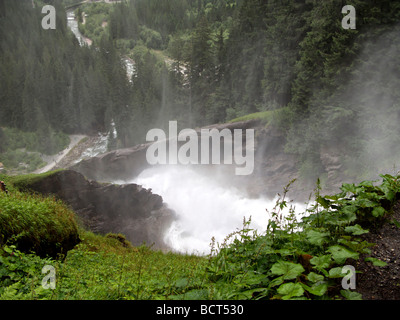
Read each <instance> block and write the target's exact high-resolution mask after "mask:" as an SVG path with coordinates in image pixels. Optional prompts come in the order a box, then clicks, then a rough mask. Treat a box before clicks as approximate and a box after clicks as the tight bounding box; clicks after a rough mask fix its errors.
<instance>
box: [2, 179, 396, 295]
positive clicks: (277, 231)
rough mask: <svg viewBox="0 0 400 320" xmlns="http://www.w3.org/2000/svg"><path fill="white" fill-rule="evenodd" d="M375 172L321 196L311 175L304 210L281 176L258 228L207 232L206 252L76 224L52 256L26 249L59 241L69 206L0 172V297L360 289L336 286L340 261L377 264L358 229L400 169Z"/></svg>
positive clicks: (387, 199)
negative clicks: (311, 196)
mask: <svg viewBox="0 0 400 320" xmlns="http://www.w3.org/2000/svg"><path fill="white" fill-rule="evenodd" d="M381 177H382V179H383V180H382V182H381V183H380V184H375V183H374V182H372V181H364V182H362V183H360V184H359V185H354V184H343V186H342V188H341V193H339V194H337V195H333V196H321V195H320V194H319V187H318V185H317V188H316V191H315V202H314V203H313V204H309V206H308V208H307V210H306V212H305V213H304V215H303V216H299V215H298V214H295V211H294V208H291V207H290V202H288V201H287V200H286V196H287V195H286V193H287V191H288V189H289V186H288V187H287V188H286V189H285V190H284V194H283V196H282V197H280V199H279V200H278V201H277V203H276V207H275V208H274V210H273V211H272V212H271V216H272V219H271V220H270V221H269V224H268V228H267V230H266V231H265V232H255V231H253V230H251V229H250V228H249V226H250V221H246V220H244V223H243V228H242V229H240V230H236V231H234V232H232V234H230V235H227V237H226V239H225V241H224V243H220V244H219V243H215V242H214V241H213V240H211V244H210V254H209V255H208V256H196V255H185V254H176V253H172V252H168V253H163V252H161V251H154V250H152V249H151V246H146V245H142V246H140V247H133V246H132V245H131V244H130V243H129V242H128V241H126V239H125V237H124V236H123V235H121V234H107V235H97V234H93V233H92V232H89V231H87V230H84V229H82V228H78V229H77V230H78V232H79V238H80V242H79V244H77V245H76V246H75V247H74V248H73V249H72V250H69V251H68V253H66V252H62V251H60V252H59V255H58V256H57V257H52V258H50V257H45V256H44V255H43V254H42V255H41V256H39V255H37V254H36V253H35V252H33V250H34V249H35V248H38V247H37V243H38V240H39V239H40V241H42V242H43V241H47V242H56V243H58V244H59V245H60V244H61V243H62V242H63V239H65V238H66V237H69V236H68V232H67V231H68V230H71V226H75V223H77V222H76V221H75V219H73V220H71V217H72V215H73V213H72V212H71V211H69V210H68V209H67V208H65V205H63V204H62V203H60V202H58V201H57V200H55V199H51V198H40V197H38V196H33V195H30V194H28V193H26V192H20V191H18V190H17V189H16V187H13V185H12V182H11V180H7V177H2V179H4V178H6V181H7V182H8V183H9V184H10V192H9V195H6V194H5V193H0V228H1V234H2V235H3V241H2V244H1V249H0V262H1V265H0V299H109V300H114V299H283V300H286V299H361V298H362V297H361V295H360V294H359V293H357V291H356V290H350V289H343V287H342V284H341V281H342V279H343V277H344V276H346V275H347V276H349V274H348V273H347V271H344V270H342V268H343V266H345V265H353V266H354V265H356V261H357V260H359V259H365V260H366V261H369V262H370V263H373V264H374V265H377V266H384V265H385V263H384V262H382V261H380V260H378V259H376V258H374V257H372V256H370V255H371V249H370V247H371V246H373V244H371V243H367V242H366V241H364V240H363V239H362V235H363V234H365V233H368V232H369V230H371V229H374V228H379V226H380V225H381V224H382V223H383V222H384V221H388V220H389V221H390V220H391V212H392V209H393V205H394V204H395V202H396V201H397V199H398V195H399V192H400V180H399V179H400V176H397V177H393V176H391V175H382V176H381ZM30 179H32V177H30ZM19 180H21V179H19ZM18 183H19V184H20V185H21V181H19V182H18ZM17 200H18V201H20V202H18V201H17ZM50 208H53V209H54V210H50V211H49V209H50ZM285 208H286V209H288V212H286V213H285V214H284V213H283V212H284V210H285ZM44 209H46V210H44ZM10 213H12V216H10ZM39 213H40V214H39ZM66 217H67V219H66V220H65V218H66ZM77 220H78V219H77ZM46 221H52V224H53V226H52V225H51V224H48V223H47V224H46ZM11 222H12V223H11ZM394 223H395V224H397V225H398V222H394ZM40 226H42V227H40ZM46 228H47V230H46ZM72 229H74V228H72ZM12 232H13V233H14V235H13V236H10V233H12ZM40 233H42V234H40ZM5 234H7V235H8V236H7V239H5V237H4V235H5ZM21 238H24V239H25V242H24V244H25V245H24V246H21V245H20V243H19V242H18V239H21ZM29 241H31V247H30V249H29V250H28V249H27V246H26V244H27V243H28V242H29ZM39 248H40V246H39ZM30 250H32V251H30ZM45 265H51V266H53V267H54V268H55V275H56V286H55V288H54V289H44V288H43V287H42V279H43V277H44V276H45V274H43V273H42V268H43V267H44V266H45Z"/></svg>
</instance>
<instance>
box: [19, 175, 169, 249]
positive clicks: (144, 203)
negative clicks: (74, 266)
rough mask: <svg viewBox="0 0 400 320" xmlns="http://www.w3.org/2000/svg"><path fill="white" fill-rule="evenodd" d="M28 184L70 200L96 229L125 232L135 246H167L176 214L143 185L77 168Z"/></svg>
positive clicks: (71, 204) (75, 209) (83, 221)
mask: <svg viewBox="0 0 400 320" xmlns="http://www.w3.org/2000/svg"><path fill="white" fill-rule="evenodd" d="M27 187H28V188H29V189H31V190H33V191H36V192H39V193H42V194H54V195H55V196H56V197H57V198H59V199H61V200H63V201H64V202H66V203H67V204H68V205H69V206H70V207H71V209H72V210H74V211H75V212H76V214H77V215H78V217H79V218H80V220H81V222H82V223H83V225H84V226H85V227H86V228H88V229H89V230H91V231H93V232H97V233H101V234H106V233H109V232H113V233H123V234H125V236H126V238H127V239H128V240H129V241H130V242H131V243H132V244H133V245H140V244H142V243H144V242H145V243H146V244H148V245H150V244H154V247H155V248H160V249H163V248H166V245H165V243H164V241H163V235H164V232H165V230H166V228H168V226H169V225H170V223H171V222H172V220H173V219H174V213H173V211H172V210H170V209H168V207H167V206H166V204H164V202H163V199H162V197H161V196H159V195H156V194H153V193H152V192H151V191H150V190H147V189H144V188H142V187H141V186H139V185H136V184H125V185H116V184H111V183H98V182H96V181H93V180H88V179H86V178H85V177H84V176H83V175H82V174H80V173H78V172H76V171H73V170H64V171H58V172H55V173H54V174H51V175H49V176H46V177H44V178H42V179H39V180H37V181H35V182H33V183H32V184H30V185H29V186H27Z"/></svg>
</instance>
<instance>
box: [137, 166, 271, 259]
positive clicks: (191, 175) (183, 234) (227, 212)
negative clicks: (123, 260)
mask: <svg viewBox="0 0 400 320" xmlns="http://www.w3.org/2000/svg"><path fill="white" fill-rule="evenodd" d="M130 182H132V183H136V184H139V185H142V186H143V187H144V188H148V189H149V188H151V189H152V192H154V193H156V194H159V195H161V196H162V197H163V199H164V202H165V203H167V204H168V206H169V207H170V208H171V209H172V210H174V211H175V212H176V214H177V220H176V221H175V222H173V223H172V225H171V227H170V229H169V230H168V231H167V232H166V234H165V241H166V243H167V244H168V245H169V246H170V247H171V248H172V249H173V250H176V251H178V252H182V253H196V254H208V253H209V252H210V242H211V238H212V237H215V240H216V242H217V243H222V242H223V241H224V238H225V237H226V236H227V235H228V234H230V233H231V232H233V231H236V230H237V229H241V228H242V227H243V218H244V217H246V220H248V219H249V218H250V216H251V224H250V227H251V228H252V229H256V230H258V233H259V234H260V233H262V232H264V231H265V230H266V227H267V224H268V220H269V218H270V215H269V214H268V212H267V211H266V209H268V210H271V209H272V208H273V206H274V205H275V201H272V200H270V199H267V198H259V199H249V198H247V197H245V196H244V195H243V194H242V193H241V192H240V191H239V190H237V189H235V188H233V187H231V186H229V185H223V184H222V183H219V182H218V181H215V180H213V179H212V178H210V177H206V176H204V175H201V174H199V173H197V172H196V171H194V170H193V169H191V168H190V167H178V166H167V167H164V168H160V167H159V168H150V169H147V170H145V171H143V172H142V173H141V174H140V175H139V176H138V177H137V178H135V179H134V180H133V181H130Z"/></svg>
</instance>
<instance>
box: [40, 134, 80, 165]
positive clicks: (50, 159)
mask: <svg viewBox="0 0 400 320" xmlns="http://www.w3.org/2000/svg"><path fill="white" fill-rule="evenodd" d="M69 137H70V139H71V142H70V144H69V146H68V148H66V149H64V150H63V151H61V152H59V153H58V154H55V155H51V156H46V155H43V156H42V159H43V161H45V162H47V165H46V166H44V167H42V168H40V169H38V170H36V171H34V172H33V173H43V172H47V171H50V170H53V169H54V168H55V167H56V166H57V164H58V163H59V162H60V161H61V160H62V159H63V158H64V157H65V156H66V155H67V154H68V153H69V152H70V151H71V150H72V149H73V148H74V147H75V146H76V145H77V144H78V143H79V142H80V141H81V140H82V139H84V138H86V137H87V136H85V135H70V136H69Z"/></svg>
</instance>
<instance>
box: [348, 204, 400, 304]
mask: <svg viewBox="0 0 400 320" xmlns="http://www.w3.org/2000/svg"><path fill="white" fill-rule="evenodd" d="M393 211H394V212H393V216H391V217H390V219H389V221H388V222H386V223H385V224H384V225H383V226H382V228H380V229H379V230H376V231H375V232H370V233H368V234H366V235H365V236H364V239H365V240H366V241H368V242H371V243H374V244H375V246H373V247H372V248H371V250H372V253H371V256H372V257H374V258H378V259H380V260H381V261H384V262H386V263H387V265H386V266H385V267H376V266H373V265H372V263H371V262H365V261H360V262H359V263H358V266H356V270H360V271H361V272H362V273H360V274H358V275H357V282H356V286H357V290H356V291H357V292H359V293H361V294H362V296H363V299H364V300H400V228H399V227H397V226H396V225H395V224H393V223H390V221H391V220H393V219H394V220H397V221H399V222H400V201H399V202H398V203H397V204H396V206H395V207H394V210H393Z"/></svg>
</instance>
